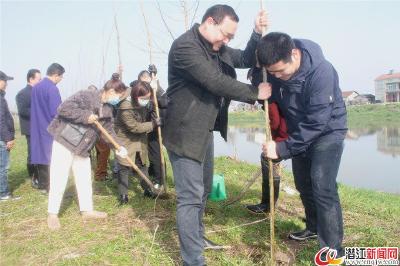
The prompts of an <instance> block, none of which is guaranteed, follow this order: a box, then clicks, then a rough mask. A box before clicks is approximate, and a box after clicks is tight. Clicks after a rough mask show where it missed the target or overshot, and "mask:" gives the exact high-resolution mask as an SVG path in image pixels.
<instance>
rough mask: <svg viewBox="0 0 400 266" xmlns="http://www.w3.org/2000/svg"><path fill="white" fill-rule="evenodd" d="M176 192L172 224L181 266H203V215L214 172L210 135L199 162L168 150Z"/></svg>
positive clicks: (211, 137)
mask: <svg viewBox="0 0 400 266" xmlns="http://www.w3.org/2000/svg"><path fill="white" fill-rule="evenodd" d="M168 155H169V159H170V161H171V165H172V171H173V173H174V181H175V189H176V194H177V197H176V201H177V203H176V222H177V227H178V235H179V242H180V250H181V256H182V259H183V262H184V265H205V259H204V256H203V250H204V241H203V237H204V224H203V215H204V210H205V207H206V202H207V197H208V194H209V193H210V192H211V187H212V178H213V170H214V140H213V136H212V133H211V132H210V141H209V144H208V148H207V152H206V155H205V158H204V160H203V161H202V162H199V161H195V160H192V159H190V158H187V157H184V156H179V155H177V154H175V153H173V152H171V151H168Z"/></svg>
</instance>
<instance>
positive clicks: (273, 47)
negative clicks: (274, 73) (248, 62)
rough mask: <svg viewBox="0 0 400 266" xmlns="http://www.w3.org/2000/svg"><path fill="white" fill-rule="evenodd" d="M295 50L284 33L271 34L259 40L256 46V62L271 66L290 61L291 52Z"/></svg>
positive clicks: (291, 41) (291, 40)
mask: <svg viewBox="0 0 400 266" xmlns="http://www.w3.org/2000/svg"><path fill="white" fill-rule="evenodd" d="M294 48H296V46H295V44H294V42H293V39H292V38H291V37H290V36H289V35H288V34H286V33H282V32H271V33H268V34H267V35H265V36H264V37H262V38H261V40H260V41H259V42H258V45H257V57H258V62H259V63H260V64H261V65H263V66H267V67H269V66H271V65H273V64H276V63H278V62H279V61H283V62H284V63H288V62H291V61H292V50H293V49H294Z"/></svg>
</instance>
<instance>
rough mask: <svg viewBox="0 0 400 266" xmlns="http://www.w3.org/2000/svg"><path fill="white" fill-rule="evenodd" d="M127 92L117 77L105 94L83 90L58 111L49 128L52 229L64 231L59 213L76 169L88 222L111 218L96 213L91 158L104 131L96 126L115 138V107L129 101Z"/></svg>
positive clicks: (123, 149)
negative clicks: (99, 127) (52, 140)
mask: <svg viewBox="0 0 400 266" xmlns="http://www.w3.org/2000/svg"><path fill="white" fill-rule="evenodd" d="M126 94H127V90H126V87H125V85H124V83H122V82H121V81H120V80H119V75H118V74H113V77H112V79H111V80H109V81H107V83H106V84H105V85H104V88H103V90H101V91H94V90H82V91H79V92H77V93H76V94H74V95H72V96H71V97H69V98H68V99H67V100H65V101H64V102H63V103H62V104H61V105H60V106H59V108H58V110H57V112H58V114H57V116H56V117H55V118H54V120H53V121H52V122H51V124H50V125H49V127H48V131H49V133H50V134H51V135H52V136H53V138H54V142H53V148H52V157H51V164H50V191H49V204H48V213H49V216H48V219H47V223H48V226H49V228H50V229H52V230H55V229H58V228H60V221H59V219H58V212H59V210H60V205H61V200H62V197H63V194H64V191H65V187H66V185H67V181H68V175H69V171H70V169H71V168H72V172H73V175H74V177H75V186H76V191H77V194H78V199H79V207H80V211H81V214H82V217H83V218H84V219H104V218H106V217H107V214H106V213H104V212H99V211H94V210H93V200H92V181H91V166H90V159H89V154H90V150H91V149H92V148H93V146H94V144H95V142H96V140H97V138H98V136H99V135H100V131H99V130H98V129H97V127H96V125H94V124H93V123H94V121H98V122H99V123H100V124H101V125H102V126H103V127H104V128H105V129H106V130H107V131H108V132H109V133H110V134H111V135H112V136H114V137H115V138H116V135H115V132H114V130H113V119H112V105H116V104H118V102H119V101H120V99H123V98H125V97H126ZM116 153H117V155H118V156H122V157H126V155H127V151H126V149H125V148H124V147H121V148H120V149H119V150H118V151H117V152H116Z"/></svg>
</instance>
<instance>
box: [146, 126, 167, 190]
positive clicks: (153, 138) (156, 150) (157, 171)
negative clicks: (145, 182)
mask: <svg viewBox="0 0 400 266" xmlns="http://www.w3.org/2000/svg"><path fill="white" fill-rule="evenodd" d="M148 152H149V162H150V165H149V175H150V176H152V177H153V182H154V183H157V184H161V182H162V169H161V153H160V144H159V142H158V135H157V132H154V131H153V132H151V133H150V134H148ZM165 166H166V164H165V160H164V167H165Z"/></svg>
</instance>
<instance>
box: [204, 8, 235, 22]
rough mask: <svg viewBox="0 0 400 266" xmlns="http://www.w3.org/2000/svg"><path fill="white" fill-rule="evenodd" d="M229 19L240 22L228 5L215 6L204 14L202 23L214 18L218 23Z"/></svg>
mask: <svg viewBox="0 0 400 266" xmlns="http://www.w3.org/2000/svg"><path fill="white" fill-rule="evenodd" d="M227 16H228V17H229V18H230V19H232V20H233V21H236V22H239V17H238V15H237V14H236V13H235V10H233V8H232V7H230V6H228V5H214V6H212V7H210V8H208V9H207V11H206V13H205V14H204V16H203V18H202V20H201V23H203V22H204V21H206V20H207V18H209V17H212V19H213V20H214V21H215V22H216V23H217V24H219V23H221V22H222V20H224V18H225V17H227Z"/></svg>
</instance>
